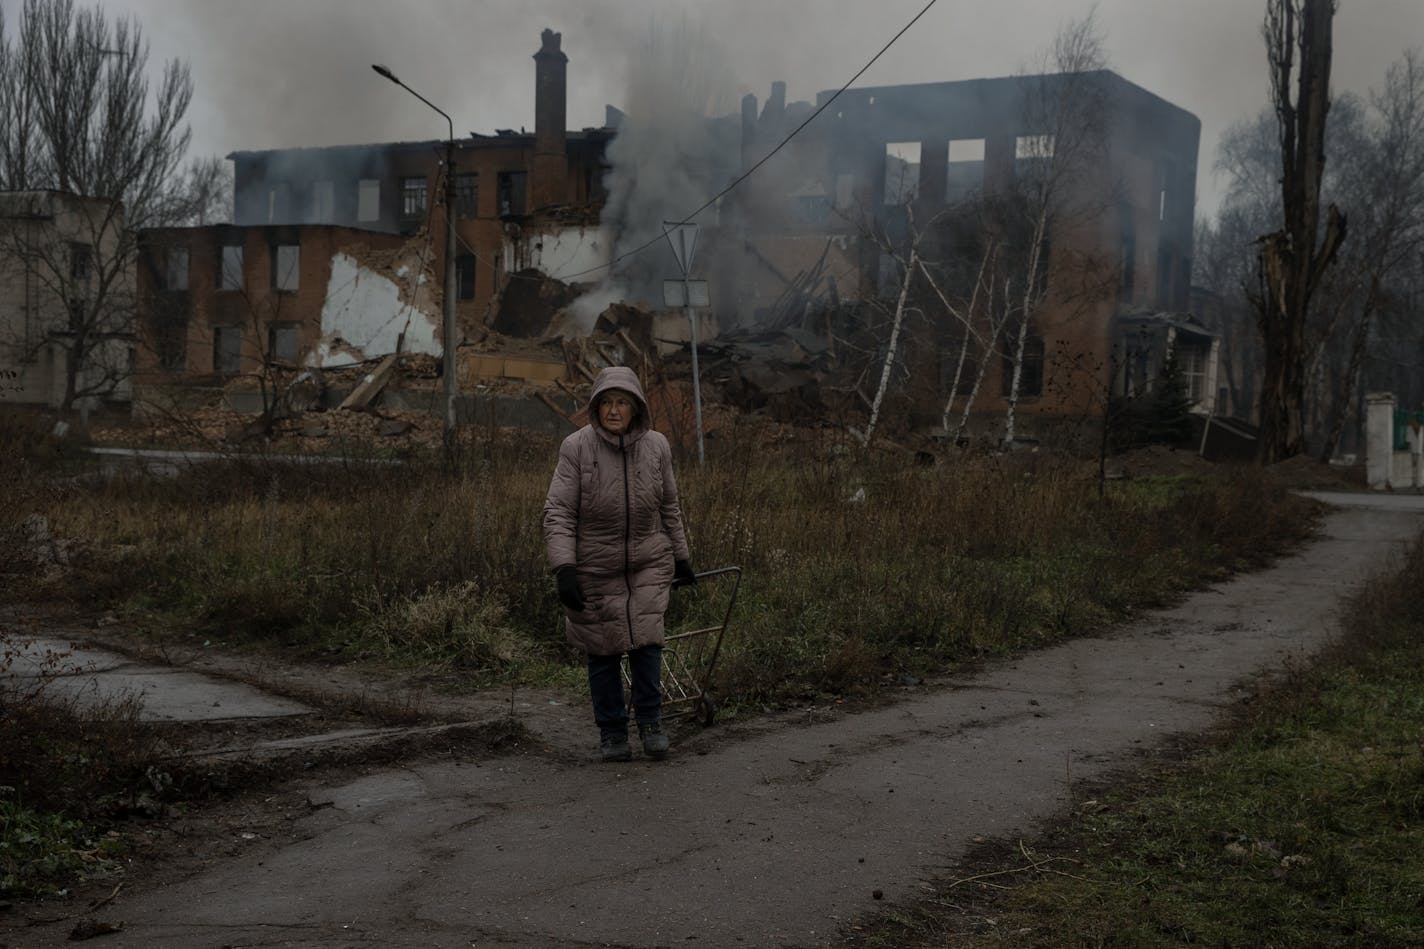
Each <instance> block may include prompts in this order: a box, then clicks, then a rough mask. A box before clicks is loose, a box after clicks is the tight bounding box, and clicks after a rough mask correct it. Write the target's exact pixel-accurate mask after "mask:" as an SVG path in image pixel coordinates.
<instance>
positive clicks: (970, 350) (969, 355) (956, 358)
mask: <svg viewBox="0 0 1424 949" xmlns="http://www.w3.org/2000/svg"><path fill="white" fill-rule="evenodd" d="M960 356H963V357H964V362H963V363H962V364H961V362H960ZM956 372H957V373H959V381H958V384H956V383H955V378H954V376H955V373H956ZM978 377H979V347H978V346H977V345H976V344H975V342H974V337H972V336H970V337H968V338H967V339H966V338H965V337H964V336H962V335H961V336H958V337H951V338H950V339H949V341H948V342H946V343H945V345H944V347H943V348H942V349H940V353H939V386H940V390H941V391H944V392H948V391H949V387H950V386H954V387H955V388H954V394H955V395H969V394H970V393H971V392H973V391H974V383H975V381H976V380H977V379H978Z"/></svg>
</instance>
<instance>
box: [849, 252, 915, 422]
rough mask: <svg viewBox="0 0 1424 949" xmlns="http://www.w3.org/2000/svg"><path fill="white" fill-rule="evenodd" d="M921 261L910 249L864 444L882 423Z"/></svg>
mask: <svg viewBox="0 0 1424 949" xmlns="http://www.w3.org/2000/svg"><path fill="white" fill-rule="evenodd" d="M918 259H919V248H918V247H917V246H915V245H912V246H911V247H910V262H909V264H907V265H906V267H905V282H904V283H902V284H901V285H900V298H899V299H898V300H896V301H895V319H894V322H893V323H892V324H891V327H890V343H889V347H888V349H887V351H886V353H885V362H884V363H883V364H882V365H881V367H880V385H879V386H877V387H876V389H875V398H874V399H873V400H872V401H871V403H870V422H869V423H868V424H867V425H866V426H865V437H864V438H863V439H862V440H861V441H862V444H865V445H869V444H870V440H871V438H873V437H874V435H875V426H876V424H877V423H878V422H879V421H880V406H881V404H882V403H883V402H884V401H885V390H886V389H887V388H889V386H890V372H891V370H893V369H894V367H895V354H896V352H898V350H899V347H900V327H901V326H902V325H903V324H904V322H905V299H906V297H908V296H909V295H910V281H912V280H914V279H915V267H916V264H917V261H918Z"/></svg>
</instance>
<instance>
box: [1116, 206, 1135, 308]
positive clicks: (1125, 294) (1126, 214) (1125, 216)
mask: <svg viewBox="0 0 1424 949" xmlns="http://www.w3.org/2000/svg"><path fill="white" fill-rule="evenodd" d="M1119 213H1120V215H1121V217H1122V236H1121V250H1120V252H1119V255H1120V256H1119V259H1118V270H1119V272H1120V273H1121V282H1120V284H1119V288H1120V296H1121V297H1122V299H1124V300H1128V301H1130V300H1131V299H1132V289H1133V285H1134V284H1135V283H1136V281H1137V223H1136V222H1135V221H1134V220H1133V219H1132V211H1131V210H1130V209H1128V208H1123V209H1122V210H1121V211H1120V212H1119Z"/></svg>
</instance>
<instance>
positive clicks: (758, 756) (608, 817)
mask: <svg viewBox="0 0 1424 949" xmlns="http://www.w3.org/2000/svg"><path fill="white" fill-rule="evenodd" d="M1345 500H1347V501H1348V503H1350V504H1351V505H1352V506H1350V507H1342V508H1340V509H1338V510H1336V511H1334V512H1333V513H1331V514H1330V515H1329V516H1328V517H1327V519H1326V521H1325V526H1324V531H1323V534H1322V537H1321V539H1320V540H1319V541H1318V542H1316V543H1314V544H1313V545H1311V546H1310V547H1309V548H1308V549H1306V550H1304V551H1303V552H1301V553H1300V554H1298V555H1296V556H1293V557H1291V558H1289V559H1287V560H1285V561H1282V562H1281V563H1279V564H1278V565H1277V566H1275V567H1273V568H1271V569H1268V570H1265V571H1262V572H1260V573H1256V574H1252V575H1249V576H1243V577H1240V578H1237V579H1235V580H1232V581H1231V582H1229V583H1225V584H1222V585H1220V586H1218V587H1214V588H1212V589H1209V590H1206V591H1203V592H1201V593H1198V594H1195V595H1193V596H1191V597H1190V598H1189V599H1187V600H1186V601H1185V602H1183V603H1182V604H1181V605H1179V606H1178V607H1176V608H1174V609H1170V610H1164V611H1159V612H1154V613H1151V614H1148V615H1144V616H1143V617H1142V619H1141V620H1140V621H1138V622H1135V623H1133V624H1130V625H1128V626H1124V627H1121V628H1119V629H1116V630H1114V631H1112V632H1111V633H1110V634H1107V635H1103V636H1099V637H1094V638H1090V639H1083V640H1078V641H1074V642H1070V643H1067V644H1064V645H1062V646H1058V647H1055V648H1052V649H1049V650H1045V651H1043V652H1040V653H1035V654H1033V655H1029V656H1026V657H1024V658H1021V659H1018V660H1015V661H1011V662H1005V663H1002V664H996V665H994V666H992V667H990V668H987V669H985V670H983V671H982V672H980V673H977V674H975V675H973V676H969V677H965V678H956V679H952V680H948V681H946V682H943V683H938V684H936V685H934V687H925V688H919V689H916V690H912V691H911V692H910V693H909V697H907V698H906V699H905V700H903V701H900V702H897V703H895V704H893V705H890V706H888V707H884V708H881V709H878V710H874V711H869V712H865V713H862V714H856V715H846V716H823V717H822V719H823V720H816V719H817V716H814V715H808V716H807V717H806V718H805V719H803V720H801V721H784V722H779V723H775V724H771V725H768V724H766V723H761V724H757V725H743V726H737V725H732V726H726V727H721V726H719V727H718V728H714V729H712V730H710V731H709V732H707V733H705V734H704V735H700V736H699V735H689V736H687V737H686V739H685V740H684V741H683V742H682V743H681V744H680V745H679V746H677V747H676V748H675V754H674V756H673V757H671V758H669V759H668V760H667V761H665V762H662V763H650V762H647V761H644V760H639V759H635V760H634V761H633V762H631V763H629V764H626V765H619V766H605V765H599V764H596V763H594V762H593V761H592V760H591V759H587V760H575V759H572V758H570V757H569V756H567V755H564V754H550V755H523V756H516V757H510V758H503V759H493V760H489V761H485V762H479V763H477V762H473V761H467V762H464V763H460V762H455V761H449V760H427V761H424V762H423V763H421V764H419V765H418V766H414V767H405V768H401V769H399V770H389V771H381V772H379V773H372V774H369V775H366V776H364V777H361V778H360V779H358V780H354V781H350V782H349V783H344V784H342V785H341V786H326V785H324V784H323V783H321V782H320V781H319V780H314V781H313V782H311V784H310V785H309V786H306V787H304V788H303V789H302V790H303V793H304V795H305V798H306V803H305V806H304V808H303V809H302V812H301V813H300V814H297V815H294V816H292V817H291V819H290V820H288V821H287V822H286V823H284V824H283V825H282V826H283V827H284V828H285V831H284V833H283V834H282V835H281V836H270V837H264V836H263V835H262V834H261V833H254V834H252V835H251V839H250V840H248V839H247V838H246V837H245V836H244V835H242V834H240V833H239V834H234V835H233V836H234V839H233V841H232V844H231V847H230V848H229V852H228V853H227V854H226V855H225V856H224V857H223V858H222V859H220V860H214V861H213V862H211V863H210V864H209V865H208V866H207V867H206V869H204V870H202V872H199V873H196V874H195V875H192V876H188V877H186V878H183V879H179V880H176V881H174V882H172V883H170V884H168V885H163V886H156V887H144V886H143V885H141V883H137V884H136V885H135V886H134V887H133V888H132V890H131V891H126V892H125V893H122V894H120V896H119V897H118V898H117V899H116V900H115V901H114V902H113V903H111V904H109V905H108V906H107V907H105V908H104V909H103V910H102V912H101V913H99V914H97V915H100V916H102V917H103V918H105V919H112V920H116V921H117V920H122V921H123V923H124V930H123V931H122V932H121V933H118V934H115V935H108V936H104V937H102V939H101V943H100V944H102V945H103V946H106V947H115V949H116V947H144V949H150V947H184V949H188V947H219V946H232V947H237V946H264V947H265V946H290V947H347V946H383V947H415V946H421V947H427V946H440V947H445V946H491V945H518V946H570V945H590V946H594V945H600V946H601V945H615V946H670V945H698V946H740V945H745V946H820V945H826V944H828V943H833V942H835V941H836V938H837V934H838V931H839V930H838V927H840V926H842V925H843V924H844V923H846V922H847V921H849V920H851V919H852V918H853V917H855V916H857V915H858V914H861V913H865V912H867V911H874V910H876V909H879V908H883V907H884V906H885V905H886V903H889V902H894V901H912V900H914V899H915V897H916V894H917V885H918V883H919V882H920V881H921V880H923V879H924V878H926V877H927V876H930V875H933V874H936V873H938V872H941V871H942V870H943V869H944V868H946V867H947V866H949V865H952V864H953V863H954V862H955V861H956V860H957V859H958V858H960V857H961V856H962V854H963V853H964V850H965V848H966V847H967V846H968V844H969V843H970V841H971V839H972V838H974V837H975V836H978V835H983V836H998V835H1015V834H1024V833H1029V832H1031V831H1032V829H1033V826H1034V823H1035V821H1038V820H1040V819H1044V818H1048V817H1050V816H1052V815H1053V814H1055V813H1056V812H1058V811H1059V810H1060V809H1062V808H1063V807H1065V806H1066V805H1068V804H1069V803H1070V802H1071V800H1072V799H1073V797H1074V795H1075V788H1076V787H1077V786H1078V785H1079V784H1080V782H1087V781H1091V780H1093V779H1095V778H1101V777H1103V776H1104V775H1105V774H1107V773H1108V772H1110V771H1112V770H1115V769H1120V768H1122V767H1123V766H1124V765H1128V764H1130V763H1131V762H1132V760H1133V759H1134V757H1135V756H1136V755H1138V754H1140V753H1141V752H1142V751H1144V750H1147V749H1151V748H1153V747H1154V746H1156V745H1158V744H1159V743H1161V742H1162V741H1163V740H1164V739H1165V738H1166V737H1167V736H1170V735H1172V734H1175V733H1183V732H1192V731H1197V730H1200V729H1202V728H1204V727H1206V726H1208V725H1209V724H1210V723H1211V722H1212V721H1213V718H1214V716H1216V715H1217V713H1218V711H1219V709H1220V708H1221V706H1223V705H1224V704H1225V703H1227V702H1229V701H1231V699H1232V698H1233V696H1234V695H1235V694H1236V687H1237V685H1238V684H1239V683H1241V682H1242V680H1243V679H1244V678H1245V677H1249V676H1252V675H1255V674H1257V673H1259V672H1261V671H1264V670H1270V669H1273V668H1278V667H1279V666H1280V665H1281V664H1282V662H1283V661H1284V660H1285V659H1286V658H1287V657H1289V656H1298V655H1303V654H1306V653H1309V652H1311V651H1313V650H1314V649H1316V648H1317V647H1318V646H1320V645H1321V644H1322V643H1323V642H1324V641H1325V640H1326V639H1327V638H1328V637H1329V636H1330V635H1331V633H1332V630H1333V628H1334V617H1335V611H1336V607H1337V604H1338V602H1339V599H1340V596H1341V595H1342V594H1343V593H1345V592H1347V591H1348V590H1349V589H1350V588H1351V586H1352V585H1353V584H1354V583H1355V582H1357V581H1358V580H1359V579H1361V578H1363V577H1364V576H1365V575H1366V574H1367V573H1369V572H1372V571H1374V570H1377V569H1379V568H1380V567H1381V566H1382V565H1383V563H1384V562H1385V561H1386V560H1387V558H1388V557H1389V555H1390V554H1391V553H1392V552H1394V551H1396V550H1398V549H1399V547H1400V546H1401V544H1402V543H1403V542H1405V541H1406V540H1408V539H1409V538H1411V537H1413V536H1414V535H1415V534H1416V533H1417V532H1418V531H1419V530H1420V528H1421V526H1424V520H1421V516H1420V515H1421V514H1424V503H1421V502H1424V499H1420V498H1395V497H1388V498H1364V496H1357V497H1352V498H1346V499H1345ZM877 891H879V892H880V893H881V894H883V899H884V902H878V901H877V900H876V899H875V898H874V894H875V893H876V892H877ZM72 925H73V923H72V921H69V922H66V923H62V924H61V923H57V924H54V925H51V926H41V927H29V928H24V929H12V930H11V931H9V932H8V933H6V934H4V935H3V936H0V944H5V945H10V946H25V947H29V946H38V947H43V946H58V945H61V944H63V943H65V939H66V936H67V935H68V933H69V930H70V928H71V927H72Z"/></svg>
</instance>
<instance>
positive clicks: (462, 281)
mask: <svg viewBox="0 0 1424 949" xmlns="http://www.w3.org/2000/svg"><path fill="white" fill-rule="evenodd" d="M455 298H456V299H457V300H473V299H474V298H475V255H474V254H461V255H460V256H459V257H456V258H455Z"/></svg>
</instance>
